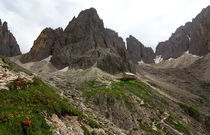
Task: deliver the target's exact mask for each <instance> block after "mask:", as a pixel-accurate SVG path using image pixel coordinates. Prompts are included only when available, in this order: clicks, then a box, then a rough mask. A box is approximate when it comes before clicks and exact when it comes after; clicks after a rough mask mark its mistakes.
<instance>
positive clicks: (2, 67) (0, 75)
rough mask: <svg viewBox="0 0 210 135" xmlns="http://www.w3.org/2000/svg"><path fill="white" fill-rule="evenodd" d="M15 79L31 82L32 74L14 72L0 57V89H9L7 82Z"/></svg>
mask: <svg viewBox="0 0 210 135" xmlns="http://www.w3.org/2000/svg"><path fill="white" fill-rule="evenodd" d="M17 79H21V80H23V81H26V82H28V81H30V82H33V79H34V75H28V74H26V73H24V72H14V71H12V70H10V69H9V66H8V65H7V64H5V63H4V62H3V61H2V59H1V58H0V90H1V89H6V90H9V87H8V84H9V83H10V82H13V81H15V80H17Z"/></svg>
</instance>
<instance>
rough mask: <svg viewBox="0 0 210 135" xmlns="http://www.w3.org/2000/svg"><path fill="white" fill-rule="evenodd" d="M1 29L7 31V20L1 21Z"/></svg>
mask: <svg viewBox="0 0 210 135" xmlns="http://www.w3.org/2000/svg"><path fill="white" fill-rule="evenodd" d="M3 30H5V31H8V26H7V22H6V21H5V22H3Z"/></svg>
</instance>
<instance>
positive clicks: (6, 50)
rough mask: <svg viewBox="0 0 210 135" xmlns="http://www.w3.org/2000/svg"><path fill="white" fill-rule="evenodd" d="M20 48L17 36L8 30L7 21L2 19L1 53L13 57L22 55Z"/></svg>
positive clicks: (0, 29) (0, 27) (0, 23)
mask: <svg viewBox="0 0 210 135" xmlns="http://www.w3.org/2000/svg"><path fill="white" fill-rule="evenodd" d="M20 54H21V52H20V48H19V45H18V44H17V41H16V39H15V37H14V36H13V35H12V33H11V32H10V31H9V30H8V26H7V22H4V23H3V24H2V22H1V20H0V55H3V56H6V57H11V56H16V55H20Z"/></svg>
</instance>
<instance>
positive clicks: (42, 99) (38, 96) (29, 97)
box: [0, 78, 98, 135]
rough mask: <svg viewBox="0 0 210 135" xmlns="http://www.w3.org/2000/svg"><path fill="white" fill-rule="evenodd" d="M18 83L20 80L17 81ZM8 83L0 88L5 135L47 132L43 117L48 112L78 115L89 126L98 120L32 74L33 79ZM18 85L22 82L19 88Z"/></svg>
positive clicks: (0, 118)
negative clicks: (8, 86)
mask: <svg viewBox="0 0 210 135" xmlns="http://www.w3.org/2000/svg"><path fill="white" fill-rule="evenodd" d="M19 83H20V84H19ZM22 83H23V82H21V81H20V82H18V85H17V82H14V83H11V84H10V85H11V90H10V91H8V90H1V91H0V97H1V98H0V133H2V134H4V135H14V134H15V135H22V134H27V135H35V134H39V135H48V134H51V132H50V127H49V126H48V125H47V123H46V122H45V119H44V115H43V112H46V113H47V114H48V115H51V114H52V113H56V114H57V115H58V116H61V115H65V114H68V115H77V116H79V117H80V118H81V119H82V118H84V119H86V121H87V123H90V125H91V126H92V127H98V124H97V123H95V122H94V121H91V120H90V119H88V118H86V117H85V116H84V115H83V114H82V113H81V112H79V111H78V110H77V109H75V108H73V107H72V106H71V105H69V104H68V101H67V100H66V99H64V100H62V99H61V98H60V97H59V95H57V94H56V93H55V91H54V90H53V89H52V88H50V87H49V86H47V85H46V84H44V83H43V82H42V81H41V80H40V79H38V78H35V80H34V82H33V83H30V85H29V84H25V83H26V82H24V83H23V84H22ZM19 86H22V87H21V88H20V87H19ZM25 86H27V87H25Z"/></svg>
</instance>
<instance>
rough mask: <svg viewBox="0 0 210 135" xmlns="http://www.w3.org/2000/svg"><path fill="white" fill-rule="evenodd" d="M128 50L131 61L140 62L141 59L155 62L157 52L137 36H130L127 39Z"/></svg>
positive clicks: (146, 61)
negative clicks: (146, 45)
mask: <svg viewBox="0 0 210 135" xmlns="http://www.w3.org/2000/svg"><path fill="white" fill-rule="evenodd" d="M126 41H127V51H128V57H129V59H130V60H131V61H133V62H135V63H138V62H140V61H142V62H144V63H154V60H153V59H154V58H155V53H154V52H153V50H152V48H150V47H145V46H144V45H143V44H142V43H141V42H140V41H138V40H137V39H136V38H135V37H133V36H131V35H130V36H129V37H128V38H127V39H126Z"/></svg>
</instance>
